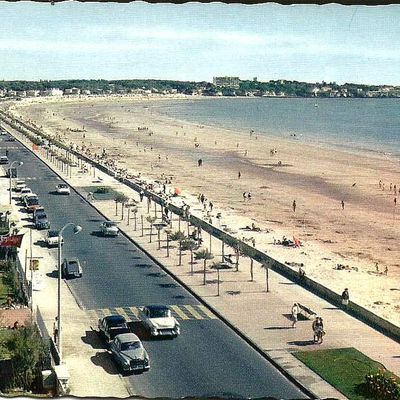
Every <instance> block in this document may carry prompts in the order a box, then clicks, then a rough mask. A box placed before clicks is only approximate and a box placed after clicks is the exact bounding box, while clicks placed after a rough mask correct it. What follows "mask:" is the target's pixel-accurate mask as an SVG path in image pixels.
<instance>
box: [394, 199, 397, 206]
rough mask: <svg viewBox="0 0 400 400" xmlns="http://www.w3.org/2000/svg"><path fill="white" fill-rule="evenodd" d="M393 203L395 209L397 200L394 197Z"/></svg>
mask: <svg viewBox="0 0 400 400" xmlns="http://www.w3.org/2000/svg"><path fill="white" fill-rule="evenodd" d="M393 202H394V206H395V207H396V205H397V198H396V197H395V198H394V199H393Z"/></svg>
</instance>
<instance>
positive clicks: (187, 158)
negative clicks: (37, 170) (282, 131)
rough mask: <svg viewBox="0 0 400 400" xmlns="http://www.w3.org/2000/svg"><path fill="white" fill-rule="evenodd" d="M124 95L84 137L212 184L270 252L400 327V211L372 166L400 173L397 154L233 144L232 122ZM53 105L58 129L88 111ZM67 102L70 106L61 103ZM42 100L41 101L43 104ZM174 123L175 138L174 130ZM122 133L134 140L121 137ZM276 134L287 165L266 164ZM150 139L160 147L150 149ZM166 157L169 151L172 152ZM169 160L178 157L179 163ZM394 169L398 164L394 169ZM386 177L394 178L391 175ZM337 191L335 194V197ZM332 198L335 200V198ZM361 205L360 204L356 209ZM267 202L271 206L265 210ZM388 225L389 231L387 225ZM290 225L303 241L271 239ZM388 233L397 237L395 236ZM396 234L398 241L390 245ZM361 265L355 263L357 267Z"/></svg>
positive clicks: (145, 167)
mask: <svg viewBox="0 0 400 400" xmlns="http://www.w3.org/2000/svg"><path fill="white" fill-rule="evenodd" d="M108 100H109V99H108ZM119 100H121V98H119ZM127 100H128V101H129V100H130V99H127ZM153 100H154V99H153ZM118 102H119V101H118ZM118 102H112V103H113V104H108V105H106V108H107V110H102V109H101V108H102V107H103V106H104V104H101V105H97V106H96V111H97V113H96V115H95V117H96V118H97V121H98V120H99V118H100V119H101V115H102V112H103V113H104V115H103V120H101V121H100V123H99V124H98V125H97V128H98V129H93V128H90V129H89V127H88V129H87V132H86V139H85V140H86V142H89V141H92V142H93V143H92V145H93V146H92V147H93V148H94V149H99V148H101V147H102V146H103V147H106V148H107V152H109V155H110V157H112V158H118V159H119V160H120V162H121V164H123V167H126V168H128V169H132V170H136V171H141V172H142V173H143V176H149V177H152V178H153V179H154V178H157V177H159V176H160V173H161V171H165V173H166V174H167V172H168V173H173V175H174V177H176V178H174V185H177V186H178V187H181V188H182V189H183V190H184V191H187V192H189V193H192V194H193V195H196V194H197V193H199V192H205V193H206V196H207V197H209V198H210V199H211V200H212V201H213V203H214V204H215V207H216V208H217V209H218V211H221V212H222V214H223V220H224V222H226V223H227V225H228V226H233V227H236V228H237V230H238V232H239V234H242V235H243V236H245V235H247V236H249V235H250V234H248V233H245V232H244V231H241V229H240V228H241V227H243V226H246V225H248V224H250V223H251V222H252V221H254V222H255V223H256V225H258V226H260V227H261V228H262V232H260V233H251V235H252V236H254V237H255V238H256V240H257V247H259V248H260V249H262V250H265V249H267V251H268V254H270V255H271V256H272V257H274V258H277V259H279V260H280V261H282V262H285V261H288V262H297V263H303V264H304V265H305V271H306V273H307V275H308V276H310V277H312V278H313V279H315V280H316V281H319V282H321V283H322V284H325V285H327V286H328V287H329V288H331V289H332V290H335V291H336V292H339V293H340V292H341V290H343V288H344V287H349V289H350V293H351V296H352V298H353V299H354V301H357V302H358V303H360V304H361V305H363V306H365V307H366V308H368V309H370V310H371V311H373V312H375V313H377V314H378V315H380V316H382V317H383V318H386V319H388V320H389V321H391V322H393V323H395V324H397V325H400V318H399V299H400V297H399V295H396V290H392V291H390V290H388V289H390V288H396V287H397V286H398V285H397V281H398V278H399V277H400V268H399V267H400V264H399V263H400V262H399V263H397V260H398V259H399V255H400V254H399V251H398V250H397V249H396V246H395V243H396V242H398V240H399V238H398V237H397V236H398V229H397V231H396V225H395V218H396V214H393V212H392V213H391V208H390V207H388V205H387V204H386V200H385V199H384V198H382V196H385V195H386V197H387V195H388V193H387V192H386V193H384V192H382V191H380V192H379V191H377V190H376V186H377V179H376V178H375V177H372V176H371V175H372V173H374V174H376V177H378V176H379V175H378V174H383V173H385V174H387V177H388V179H389V175H390V176H396V174H398V172H400V171H399V168H398V167H396V166H395V165H393V162H391V161H389V160H381V159H378V160H377V159H375V158H372V159H371V158H366V157H364V158H360V159H356V160H354V157H352V155H349V154H343V152H340V151H336V152H332V151H326V150H321V149H312V148H311V149H310V148H308V147H307V146H306V145H304V144H302V146H298V145H297V144H295V146H293V143H284V142H283V141H282V140H279V139H270V138H261V137H259V140H258V141H257V143H256V140H249V138H248V137H247V138H246V137H244V136H243V134H241V133H240V132H239V133H237V136H234V137H235V138H238V140H239V139H240V140H241V142H240V146H239V148H238V149H237V148H235V146H234V145H233V146H232V143H231V142H232V135H233V133H231V132H230V131H227V130H225V129H220V128H215V127H212V130H211V132H210V128H209V127H204V128H198V127H196V124H190V123H189V124H188V123H187V122H184V123H183V125H180V124H181V122H180V121H178V120H174V121H171V120H167V119H166V118H165V116H163V115H160V114H156V115H154V114H153V113H150V112H145V113H144V112H143V106H144V105H145V104H146V103H147V101H145V102H143V101H138V102H135V104H132V103H130V104H125V105H123V107H121V105H118V104H116V103H118ZM46 103H47V105H48V107H45V109H44V111H43V113H42V115H41V116H40V117H41V118H42V122H41V123H43V126H45V127H46V130H47V129H53V130H54V131H56V129H55V127H56V126H58V129H60V132H62V131H63V129H64V131H65V127H66V126H67V124H70V125H71V124H72V123H74V124H75V125H74V126H76V124H77V123H78V122H79V121H85V120H86V121H87V118H88V116H87V115H85V116H80V114H79V113H80V112H82V110H83V109H85V107H82V104H79V103H81V102H78V108H77V109H75V111H74V107H75V108H76V106H74V105H73V104H72V105H70V107H65V105H66V104H65V102H58V104H57V102H55V103H54V102H53V105H51V102H46ZM72 103H73V102H72ZM91 103H96V101H95V99H91V98H89V99H88V101H87V105H88V107H87V110H86V111H87V114H89V112H91V108H92V107H91ZM19 104H20V103H19ZM19 104H16V106H17V107H18V106H19ZM147 104H148V103H147ZM59 105H64V107H61V109H60V107H58V106H59ZM38 106H40V104H38ZM126 106H130V107H131V108H136V110H134V112H133V111H132V112H129V114H128V113H127V112H126V110H121V108H125V107H126ZM93 107H95V104H93ZM19 108H20V107H19ZM40 108H41V107H36V109H37V110H40ZM42 108H43V107H42ZM51 108H53V109H54V110H57V111H56V114H57V115H54V116H53V115H49V114H50V111H48V109H51ZM69 108H71V110H69ZM147 110H149V109H147ZM26 111H28V115H32V117H31V118H32V119H34V120H36V119H35V118H37V117H39V115H35V107H32V106H31V107H30V110H25V112H26ZM70 111H71V112H72V114H71V113H70ZM99 111H100V112H99ZM46 113H47V114H46ZM59 113H61V114H62V116H59V115H58V114H59ZM36 114H37V112H36ZM39 114H40V113H39ZM132 114H133V115H132ZM128 116H129V118H128V121H127V122H124V121H123V118H126V117H128ZM63 118H64V119H63ZM107 118H114V119H115V121H118V122H116V123H115V126H114V127H113V128H112V129H113V130H114V135H113V134H112V133H111V137H110V132H108V133H107V129H104V128H105V122H106V121H107ZM132 119H133V120H134V122H135V123H133V121H132ZM142 120H143V121H142ZM139 122H148V124H147V125H148V126H149V127H150V128H151V129H152V130H153V131H154V135H151V136H145V135H144V134H141V133H138V132H137V131H134V127H135V126H136V127H137V126H141V125H140V124H139ZM39 125H40V124H39ZM182 126H183V127H182ZM179 127H181V128H179ZM128 128H129V132H128ZM177 129H178V131H177ZM109 130H111V129H109ZM176 131H177V132H178V135H177V136H175V135H174V132H176ZM201 132H204V137H205V139H204V140H201V139H200V140H199V142H200V148H199V149H195V148H194V146H193V143H194V142H193V138H194V137H195V135H196V134H197V135H198V137H199V138H200V133H201ZM68 135H69V137H68V139H70V140H72V139H73V140H74V141H75V142H78V144H80V143H79V141H81V139H82V134H79V133H73V132H68ZM118 135H119V136H121V138H120V139H117V138H115V136H118ZM122 136H124V137H125V139H124V138H123V137H122ZM211 138H213V139H215V140H216V141H217V142H218V144H216V145H214V144H213V143H212V141H211V140H209V139H211ZM207 139H208V142H207ZM124 140H125V142H126V143H127V144H126V146H124V145H123V143H124V142H123V141H124ZM135 140H137V141H140V146H135V143H134V142H135ZM235 140H236V139H235ZM272 141H273V142H274V143H276V146H278V148H279V149H278V150H279V153H278V154H279V157H282V159H283V157H287V158H288V160H289V161H290V165H288V166H286V163H285V166H282V168H278V167H277V166H276V165H273V166H271V165H264V164H265V162H266V161H268V162H267V164H275V163H276V161H277V158H274V157H273V156H268V155H265V154H264V151H263V149H269V147H267V148H265V147H264V146H266V145H267V143H268V146H269V143H270V142H272ZM128 142H129V143H128ZM243 142H246V149H248V152H249V155H248V156H247V157H245V156H244V155H243V153H241V151H243V150H244V147H243V146H242V143H243ZM152 145H154V150H153V151H151V150H149V148H150V146H152ZM293 147H295V148H293ZM299 147H301V150H299ZM146 148H147V151H146V150H145V149H146ZM118 153H120V154H121V156H120V157H116V155H117V154H118ZM302 153H305V154H302ZM158 154H160V156H161V154H162V157H161V158H162V159H163V161H162V162H160V160H157V155H158ZM199 154H201V155H205V158H204V159H205V161H206V163H205V165H204V167H202V168H197V167H196V160H197V158H196V157H197V156H198V155H199ZM165 156H167V157H168V156H169V158H170V159H169V160H168V161H167V160H165ZM171 158H174V162H173V163H171ZM303 164H304V165H306V164H310V165H308V166H307V165H306V166H307V168H305V170H304V171H302V169H303V167H301V166H302V165H303ZM382 164H384V165H382ZM322 165H323V166H324V169H323V170H324V171H325V172H324V173H323V174H318V171H317V170H316V168H314V167H315V166H322ZM338 165H346V168H347V169H348V175H349V176H347V177H343V176H341V174H339V173H338V171H337V168H338ZM238 166H240V168H242V167H243V171H242V178H241V179H240V180H239V179H237V177H235V175H236V174H237V167H238ZM392 170H393V172H390V173H388V171H392ZM396 170H397V171H396ZM397 176H398V175H397ZM354 179H357V185H356V189H355V190H353V189H350V188H351V184H352V183H353V181H354ZM343 180H344V181H345V182H343ZM385 182H388V180H387V179H385ZM246 187H249V188H253V189H250V190H251V192H252V194H253V199H252V200H251V202H244V201H243V199H242V198H241V193H242V191H243V190H245V188H246ZM262 187H267V189H262ZM247 190H249V189H247ZM235 193H236V194H235ZM346 193H347V194H348V195H349V200H346V209H345V210H340V205H339V204H338V203H339V199H340V197H341V196H343V195H344V194H346ZM336 197H337V200H334V199H335V198H336ZM293 198H297V199H298V207H299V210H298V211H297V213H293V211H292V210H291V202H292V200H293ZM332 201H334V202H335V203H337V204H336V205H334V204H332ZM356 204H358V207H357V208H356V207H354V206H355V205H356ZM266 205H267V211H264V207H265V206H266ZM359 206H361V208H359ZM348 209H349V211H348ZM341 211H344V212H343V213H341ZM271 221H275V222H271ZM377 222H379V224H378V225H377ZM385 223H386V224H388V228H389V229H386V228H385ZM374 229H376V232H374ZM335 231H336V232H337V231H339V232H341V233H335ZM289 232H291V234H293V236H297V237H300V240H301V241H302V242H303V246H302V247H301V248H299V249H287V248H283V247H280V246H279V247H278V246H276V245H274V244H272V243H273V238H278V239H280V237H281V236H282V235H285V234H286V236H289V238H291V234H288V233H289ZM366 236H368V237H366ZM389 237H391V239H387V238H389ZM389 242H391V243H393V246H394V247H393V246H392V248H391V250H389V253H388V250H387V247H388V246H389V245H390V244H388V243H389ZM385 244H386V248H385ZM375 260H377V261H378V262H379V265H380V266H381V270H383V268H384V266H385V265H386V266H387V265H388V266H389V275H388V276H384V275H382V274H375V273H374V270H373V269H374V268H373V266H374V262H375ZM393 261H394V262H393ZM339 263H340V264H343V265H346V264H349V265H350V267H351V268H350V269H346V270H343V271H338V270H334V269H333V266H335V265H336V264H339ZM353 267H357V271H356V270H355V269H353ZM354 275H355V276H354ZM377 302H378V303H377Z"/></svg>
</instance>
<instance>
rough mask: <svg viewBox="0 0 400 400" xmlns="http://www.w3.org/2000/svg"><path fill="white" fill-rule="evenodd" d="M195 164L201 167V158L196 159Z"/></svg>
mask: <svg viewBox="0 0 400 400" xmlns="http://www.w3.org/2000/svg"><path fill="white" fill-rule="evenodd" d="M197 165H198V166H199V167H201V166H202V165H203V160H202V159H201V158H199V160H198V161H197Z"/></svg>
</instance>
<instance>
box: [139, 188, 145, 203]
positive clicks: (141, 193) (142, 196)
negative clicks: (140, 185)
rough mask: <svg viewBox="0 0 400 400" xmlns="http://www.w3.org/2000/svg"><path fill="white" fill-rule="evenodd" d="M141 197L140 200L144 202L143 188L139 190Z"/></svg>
mask: <svg viewBox="0 0 400 400" xmlns="http://www.w3.org/2000/svg"><path fill="white" fill-rule="evenodd" d="M139 197H140V201H141V202H142V201H143V198H144V191H143V190H141V191H140V192H139Z"/></svg>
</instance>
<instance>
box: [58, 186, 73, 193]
mask: <svg viewBox="0 0 400 400" xmlns="http://www.w3.org/2000/svg"><path fill="white" fill-rule="evenodd" d="M56 191H57V194H71V190H70V189H69V186H68V185H67V184H66V183H60V184H59V185H57V186H56Z"/></svg>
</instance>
